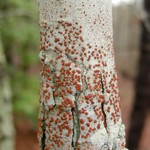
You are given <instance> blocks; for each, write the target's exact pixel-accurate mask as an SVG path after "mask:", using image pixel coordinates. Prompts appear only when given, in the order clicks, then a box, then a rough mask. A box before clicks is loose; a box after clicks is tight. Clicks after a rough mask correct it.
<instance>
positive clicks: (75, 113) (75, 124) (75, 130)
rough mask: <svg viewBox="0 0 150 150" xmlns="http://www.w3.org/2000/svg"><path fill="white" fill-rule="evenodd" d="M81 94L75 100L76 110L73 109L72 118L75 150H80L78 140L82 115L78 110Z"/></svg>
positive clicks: (77, 94)
mask: <svg viewBox="0 0 150 150" xmlns="http://www.w3.org/2000/svg"><path fill="white" fill-rule="evenodd" d="M79 95H80V93H76V95H75V100H76V101H74V106H75V107H74V108H72V109H71V112H72V116H73V136H72V147H73V148H74V150H77V148H78V140H79V137H80V115H79V110H78V104H77V101H78V98H79Z"/></svg>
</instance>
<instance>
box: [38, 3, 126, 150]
mask: <svg viewBox="0 0 150 150" xmlns="http://www.w3.org/2000/svg"><path fill="white" fill-rule="evenodd" d="M38 3H39V11H40V29H41V32H40V33H41V38H40V41H41V45H40V60H41V62H42V66H41V88H40V95H41V97H40V113H39V123H40V125H39V134H38V137H39V141H40V147H41V150H55V149H56V150H59V149H60V150H84V149H88V150H109V149H110V150H124V149H125V139H124V126H123V124H122V121H121V112H120V106H119V101H120V97H119V91H118V82H117V74H116V71H115V64H114V54H113V41H112V12H111V11H112V10H111V9H112V8H111V0H90V1H86V0H39V1H38Z"/></svg>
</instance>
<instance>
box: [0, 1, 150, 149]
mask: <svg viewBox="0 0 150 150" xmlns="http://www.w3.org/2000/svg"><path fill="white" fill-rule="evenodd" d="M119 2H120V1H119V0H118V1H115V0H114V5H113V21H114V22H113V27H114V48H115V55H116V64H117V69H118V75H119V82H120V90H121V107H122V115H123V122H124V123H125V125H126V133H127V135H128V131H129V127H130V124H131V122H130V116H131V112H132V110H133V104H134V100H135V81H136V78H137V74H138V67H139V57H140V42H141V38H140V37H141V25H140V22H141V3H140V0H136V1H132V0H131V2H130V1H129V3H127V2H120V3H119ZM38 50H39V26H38V7H37V1H36V0H0V150H1V149H2V148H3V146H1V142H2V141H3V140H4V138H5V139H7V137H8V140H6V141H7V142H10V145H12V146H11V147H10V148H8V149H9V150H29V149H30V150H38V141H37V138H36V134H37V127H38V119H37V116H38V103H39V101H38V99H39V67H40V63H39V58H38V55H39V54H38V53H39V51H38ZM149 92H150V91H149ZM149 100H150V98H149ZM139 121H140V120H139ZM2 122H3V123H2ZM11 137H13V139H14V141H13V142H12V141H10V139H11ZM7 142H6V143H7ZM6 143H5V144H6ZM149 143H150V115H147V116H146V121H145V123H144V129H143V130H142V135H141V138H140V144H139V145H140V150H150V144H149ZM5 144H4V145H5ZM13 144H14V149H13V148H12V147H13ZM2 150H4V149H2ZM136 150H137V149H136Z"/></svg>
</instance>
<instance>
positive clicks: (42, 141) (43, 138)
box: [41, 103, 46, 150]
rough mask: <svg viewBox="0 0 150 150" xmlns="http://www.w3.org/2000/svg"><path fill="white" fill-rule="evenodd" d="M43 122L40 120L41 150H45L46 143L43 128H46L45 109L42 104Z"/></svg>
mask: <svg viewBox="0 0 150 150" xmlns="http://www.w3.org/2000/svg"><path fill="white" fill-rule="evenodd" d="M43 110H44V112H43V120H42V127H41V128H42V129H41V130H42V137H41V150H44V149H45V141H46V135H45V128H46V125H45V107H44V103H43Z"/></svg>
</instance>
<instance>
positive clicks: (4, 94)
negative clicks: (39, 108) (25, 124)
mask: <svg viewBox="0 0 150 150" xmlns="http://www.w3.org/2000/svg"><path fill="white" fill-rule="evenodd" d="M0 150H14V126H13V119H12V102H11V90H10V84H9V78H8V75H7V73H6V60H5V55H4V52H3V47H2V42H1V38H0Z"/></svg>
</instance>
